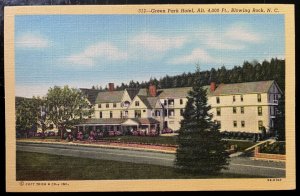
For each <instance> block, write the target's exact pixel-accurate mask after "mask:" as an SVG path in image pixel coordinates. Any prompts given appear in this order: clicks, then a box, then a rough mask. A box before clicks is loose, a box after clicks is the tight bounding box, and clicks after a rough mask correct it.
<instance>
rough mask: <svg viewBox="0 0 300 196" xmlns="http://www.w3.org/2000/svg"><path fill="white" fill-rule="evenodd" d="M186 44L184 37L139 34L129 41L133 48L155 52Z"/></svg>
mask: <svg viewBox="0 0 300 196" xmlns="http://www.w3.org/2000/svg"><path fill="white" fill-rule="evenodd" d="M186 42H187V39H186V37H184V36H177V37H175V36H174V37H166V36H157V35H153V34H150V33H141V34H139V35H137V36H135V37H133V38H132V39H131V40H130V43H131V44H133V45H134V46H135V47H139V48H143V49H147V50H150V51H156V52H166V51H168V50H170V49H174V48H180V47H182V46H183V45H184V44H185V43H186Z"/></svg>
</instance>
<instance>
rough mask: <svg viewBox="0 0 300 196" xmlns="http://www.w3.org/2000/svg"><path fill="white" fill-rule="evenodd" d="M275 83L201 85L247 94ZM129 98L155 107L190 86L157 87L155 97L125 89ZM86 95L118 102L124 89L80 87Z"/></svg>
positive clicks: (183, 93) (220, 91)
mask: <svg viewBox="0 0 300 196" xmlns="http://www.w3.org/2000/svg"><path fill="white" fill-rule="evenodd" d="M274 83H275V84H276V82H275V81H274V80H270V81H259V82H244V83H234V84H219V85H217V87H216V90H215V91H214V92H211V91H210V86H209V85H206V86H203V88H204V89H207V95H208V96H219V95H232V94H248V93H267V92H268V91H269V89H270V87H271V86H272V84H274ZM126 90H127V92H128V94H129V96H130V98H131V99H133V98H134V97H135V96H136V95H137V96H139V98H140V99H141V100H142V101H143V102H144V103H145V105H146V106H147V107H149V108H155V104H156V102H157V100H158V98H159V99H165V98H185V97H187V95H188V92H189V91H190V90H192V87H181V88H167V89H158V90H157V97H150V96H149V93H148V89H146V88H142V89H139V90H138V89H126ZM81 91H83V93H85V94H86V95H87V98H88V100H89V101H90V102H91V103H92V104H95V103H119V102H121V101H122V97H123V94H124V90H121V91H106V92H100V91H99V90H93V89H81Z"/></svg>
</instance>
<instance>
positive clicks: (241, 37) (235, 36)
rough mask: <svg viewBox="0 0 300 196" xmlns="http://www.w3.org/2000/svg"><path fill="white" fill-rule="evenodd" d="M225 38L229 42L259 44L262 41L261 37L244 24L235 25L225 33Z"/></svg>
mask: <svg viewBox="0 0 300 196" xmlns="http://www.w3.org/2000/svg"><path fill="white" fill-rule="evenodd" d="M225 37H227V38H229V39H231V40H237V41H243V42H250V43H259V42H260V41H262V36H261V35H259V34H258V33H256V32H254V31H253V30H251V29H250V28H249V27H248V26H247V25H245V24H235V25H233V26H232V27H230V28H229V29H227V31H226V32H225Z"/></svg>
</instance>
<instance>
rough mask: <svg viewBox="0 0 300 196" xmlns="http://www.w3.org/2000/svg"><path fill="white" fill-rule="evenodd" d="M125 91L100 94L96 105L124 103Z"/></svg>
mask: <svg viewBox="0 0 300 196" xmlns="http://www.w3.org/2000/svg"><path fill="white" fill-rule="evenodd" d="M123 94H124V90H122V91H106V92H99V93H98V96H97V98H96V102H95V103H119V102H121V101H122V97H123Z"/></svg>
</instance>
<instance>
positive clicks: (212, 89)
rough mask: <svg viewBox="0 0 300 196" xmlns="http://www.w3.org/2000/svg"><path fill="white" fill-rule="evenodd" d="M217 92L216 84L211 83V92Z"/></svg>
mask: <svg viewBox="0 0 300 196" xmlns="http://www.w3.org/2000/svg"><path fill="white" fill-rule="evenodd" d="M215 90H216V83H215V82H211V83H210V91H211V92H214V91H215Z"/></svg>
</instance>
